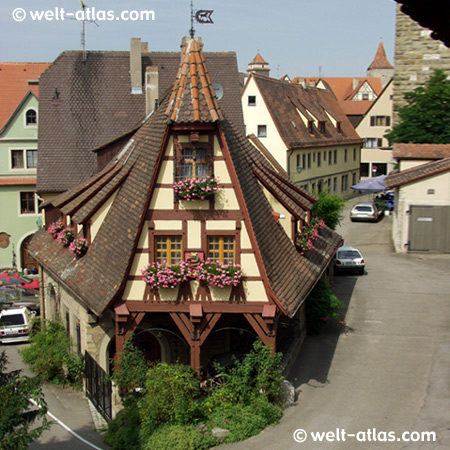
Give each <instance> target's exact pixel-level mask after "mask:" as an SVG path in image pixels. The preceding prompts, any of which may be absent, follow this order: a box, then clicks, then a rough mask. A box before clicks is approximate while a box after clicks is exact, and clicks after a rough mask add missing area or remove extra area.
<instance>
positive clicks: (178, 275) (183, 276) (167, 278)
mask: <svg viewBox="0 0 450 450" xmlns="http://www.w3.org/2000/svg"><path fill="white" fill-rule="evenodd" d="M188 272H189V270H188V266H187V264H186V263H185V262H183V261H182V262H179V263H178V264H173V265H169V264H167V263H166V262H165V261H164V262H162V263H159V262H156V263H151V264H149V265H148V266H146V267H145V268H144V269H143V270H142V279H143V280H144V281H145V282H146V283H147V284H149V285H150V286H151V287H152V288H154V289H157V288H171V289H174V288H175V287H177V286H178V285H179V284H180V283H181V282H182V281H186V280H187V277H188Z"/></svg>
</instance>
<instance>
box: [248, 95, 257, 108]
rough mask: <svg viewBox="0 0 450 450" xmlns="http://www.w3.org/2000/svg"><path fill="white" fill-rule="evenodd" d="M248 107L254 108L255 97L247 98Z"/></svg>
mask: <svg viewBox="0 0 450 450" xmlns="http://www.w3.org/2000/svg"><path fill="white" fill-rule="evenodd" d="M248 106H256V95H249V96H248Z"/></svg>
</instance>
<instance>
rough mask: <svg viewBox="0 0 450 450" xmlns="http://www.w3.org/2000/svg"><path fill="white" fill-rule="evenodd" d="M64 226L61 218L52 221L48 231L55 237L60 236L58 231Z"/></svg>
mask: <svg viewBox="0 0 450 450" xmlns="http://www.w3.org/2000/svg"><path fill="white" fill-rule="evenodd" d="M63 228H64V225H63V223H62V221H61V220H57V221H56V222H53V223H51V224H50V225H49V226H48V228H47V233H48V234H50V235H52V236H53V237H54V238H56V237H57V236H58V233H59V232H60V231H61V230H62V229H63Z"/></svg>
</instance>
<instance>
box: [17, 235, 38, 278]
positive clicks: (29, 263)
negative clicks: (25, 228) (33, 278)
mask: <svg viewBox="0 0 450 450" xmlns="http://www.w3.org/2000/svg"><path fill="white" fill-rule="evenodd" d="M32 237H33V235H32V234H31V235H30V236H28V237H26V238H25V239H24V240H23V242H22V245H21V246H20V258H21V261H22V269H28V270H29V271H30V272H31V271H32V270H33V269H35V270H36V271H37V270H38V267H39V265H38V263H37V261H36V260H34V259H33V258H32V257H31V256H30V254H29V253H28V250H27V249H28V244H29V243H30V241H31V238H32Z"/></svg>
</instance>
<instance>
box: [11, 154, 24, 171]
mask: <svg viewBox="0 0 450 450" xmlns="http://www.w3.org/2000/svg"><path fill="white" fill-rule="evenodd" d="M11 168H12V169H23V150H11Z"/></svg>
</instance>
